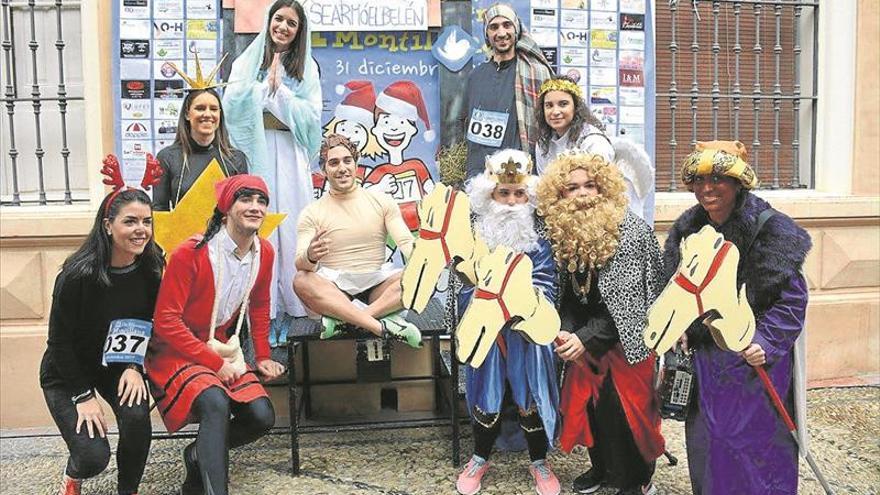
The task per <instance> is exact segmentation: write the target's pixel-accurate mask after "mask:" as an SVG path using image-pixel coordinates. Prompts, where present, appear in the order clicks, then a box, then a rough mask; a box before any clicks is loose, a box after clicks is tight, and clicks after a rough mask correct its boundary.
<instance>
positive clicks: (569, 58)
mask: <svg viewBox="0 0 880 495" xmlns="http://www.w3.org/2000/svg"><path fill="white" fill-rule="evenodd" d="M559 53H560V55H559V63H560V64H562V65H579V66H584V67H586V66H587V65H588V64H589V62H588V61H587V54H588V53H589V50H587V49H586V48H581V47H571V46H567V47H563V48H561V49H560V51H559Z"/></svg>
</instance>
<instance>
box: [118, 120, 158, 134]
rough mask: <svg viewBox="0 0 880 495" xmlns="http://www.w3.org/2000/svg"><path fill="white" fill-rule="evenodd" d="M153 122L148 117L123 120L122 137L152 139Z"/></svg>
mask: <svg viewBox="0 0 880 495" xmlns="http://www.w3.org/2000/svg"><path fill="white" fill-rule="evenodd" d="M151 125H152V124H151V122H150V121H149V120H146V119H141V120H123V121H122V139H150V137H151V135H150V134H151V133H150V126H151Z"/></svg>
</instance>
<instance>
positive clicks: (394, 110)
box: [376, 81, 437, 142]
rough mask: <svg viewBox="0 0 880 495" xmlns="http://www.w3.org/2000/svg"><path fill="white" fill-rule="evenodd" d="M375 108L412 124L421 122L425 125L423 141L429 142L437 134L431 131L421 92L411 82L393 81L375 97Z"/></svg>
mask: <svg viewBox="0 0 880 495" xmlns="http://www.w3.org/2000/svg"><path fill="white" fill-rule="evenodd" d="M376 108H379V109H382V110H383V111H385V112H387V113H390V114H394V115H400V116H403V117H406V118H407V119H409V120H412V121H413V122H415V121H417V120H421V121H422V122H423V123H424V124H425V129H426V130H425V141H428V142H431V141H433V140H434V138H435V137H436V136H437V134H436V133H435V132H434V131H432V130H431V122H430V121H429V120H428V110H427V108H425V100H424V99H422V92H421V90H419V87H418V86H416V84H415V83H414V82H412V81H395V82H393V83H391V84H390V85H388V87H387V88H385V89H384V90H382V92H381V93H379V96H378V97H376Z"/></svg>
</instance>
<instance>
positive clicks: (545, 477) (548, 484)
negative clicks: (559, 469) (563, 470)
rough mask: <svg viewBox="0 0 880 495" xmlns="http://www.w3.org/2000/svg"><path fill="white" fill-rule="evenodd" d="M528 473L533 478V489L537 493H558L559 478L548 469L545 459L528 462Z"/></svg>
mask: <svg viewBox="0 0 880 495" xmlns="http://www.w3.org/2000/svg"><path fill="white" fill-rule="evenodd" d="M529 473H531V475H532V478H535V491H536V492H538V495H559V492H560V490H561V488H560V486H559V480H558V479H557V478H556V475H555V474H553V470H551V469H550V464H549V463H547V461H536V462H533V463H531V464H529Z"/></svg>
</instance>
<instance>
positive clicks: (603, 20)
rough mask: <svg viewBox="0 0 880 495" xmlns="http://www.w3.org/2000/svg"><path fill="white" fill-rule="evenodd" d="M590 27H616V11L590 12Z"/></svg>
mask: <svg viewBox="0 0 880 495" xmlns="http://www.w3.org/2000/svg"><path fill="white" fill-rule="evenodd" d="M590 29H617V12H602V11H599V12H591V13H590Z"/></svg>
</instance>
